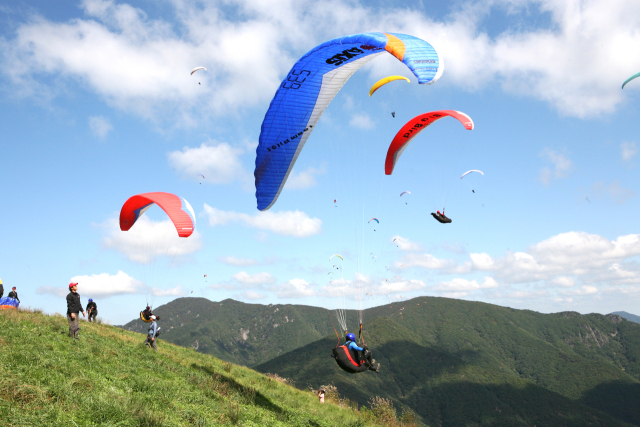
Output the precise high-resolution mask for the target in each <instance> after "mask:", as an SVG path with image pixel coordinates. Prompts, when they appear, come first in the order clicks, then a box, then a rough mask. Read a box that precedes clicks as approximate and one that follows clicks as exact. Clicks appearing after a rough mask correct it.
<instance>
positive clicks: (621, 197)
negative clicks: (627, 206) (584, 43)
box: [592, 181, 636, 205]
mask: <svg viewBox="0 0 640 427" xmlns="http://www.w3.org/2000/svg"><path fill="white" fill-rule="evenodd" d="M592 191H593V193H594V195H595V197H600V196H603V195H604V196H606V197H608V198H610V199H612V200H613V201H614V202H615V203H617V204H619V205H620V204H622V203H624V202H626V201H627V200H629V199H630V198H632V197H634V196H635V195H636V193H635V192H634V191H633V190H631V189H630V188H622V186H621V185H620V181H613V182H612V183H611V184H605V183H604V182H602V181H599V182H596V183H595V184H593V186H592Z"/></svg>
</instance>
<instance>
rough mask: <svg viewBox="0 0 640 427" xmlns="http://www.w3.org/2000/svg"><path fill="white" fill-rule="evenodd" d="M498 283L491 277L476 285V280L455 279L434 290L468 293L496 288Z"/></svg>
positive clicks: (437, 286)
mask: <svg viewBox="0 0 640 427" xmlns="http://www.w3.org/2000/svg"><path fill="white" fill-rule="evenodd" d="M498 286H499V285H498V282H496V281H495V279H494V278H493V277H488V276H487V277H485V278H484V280H483V281H482V283H478V282H477V281H476V280H465V279H460V278H456V279H453V280H451V281H449V282H443V283H440V284H438V285H436V286H435V287H434V290H436V291H439V292H454V291H458V292H470V291H475V290H478V289H489V288H497V287H498Z"/></svg>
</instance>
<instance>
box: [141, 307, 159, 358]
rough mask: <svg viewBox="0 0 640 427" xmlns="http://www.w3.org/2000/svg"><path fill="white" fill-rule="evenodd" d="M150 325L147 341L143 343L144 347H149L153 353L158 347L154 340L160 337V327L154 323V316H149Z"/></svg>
mask: <svg viewBox="0 0 640 427" xmlns="http://www.w3.org/2000/svg"><path fill="white" fill-rule="evenodd" d="M150 318H151V325H150V326H149V333H148V334H147V339H146V341H145V342H144V345H146V346H147V347H151V348H152V349H154V350H155V351H158V345H157V344H156V338H157V337H158V335H160V327H159V326H158V324H157V323H156V316H155V315H153V314H152V315H151V316H150Z"/></svg>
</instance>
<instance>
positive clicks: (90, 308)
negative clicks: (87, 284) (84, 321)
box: [87, 298, 98, 322]
mask: <svg viewBox="0 0 640 427" xmlns="http://www.w3.org/2000/svg"><path fill="white" fill-rule="evenodd" d="M87 313H88V314H89V317H88V320H89V322H91V319H93V321H94V322H95V321H96V317H98V306H97V305H96V303H95V301H93V299H91V298H89V304H87Z"/></svg>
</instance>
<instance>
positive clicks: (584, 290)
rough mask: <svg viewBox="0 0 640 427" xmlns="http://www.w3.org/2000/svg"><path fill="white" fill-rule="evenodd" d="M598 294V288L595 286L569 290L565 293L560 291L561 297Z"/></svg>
mask: <svg viewBox="0 0 640 427" xmlns="http://www.w3.org/2000/svg"><path fill="white" fill-rule="evenodd" d="M597 292H598V288H596V287H595V286H587V285H585V286H582V287H580V288H579V289H571V290H567V291H561V292H560V294H561V295H591V294H595V293H597Z"/></svg>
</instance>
